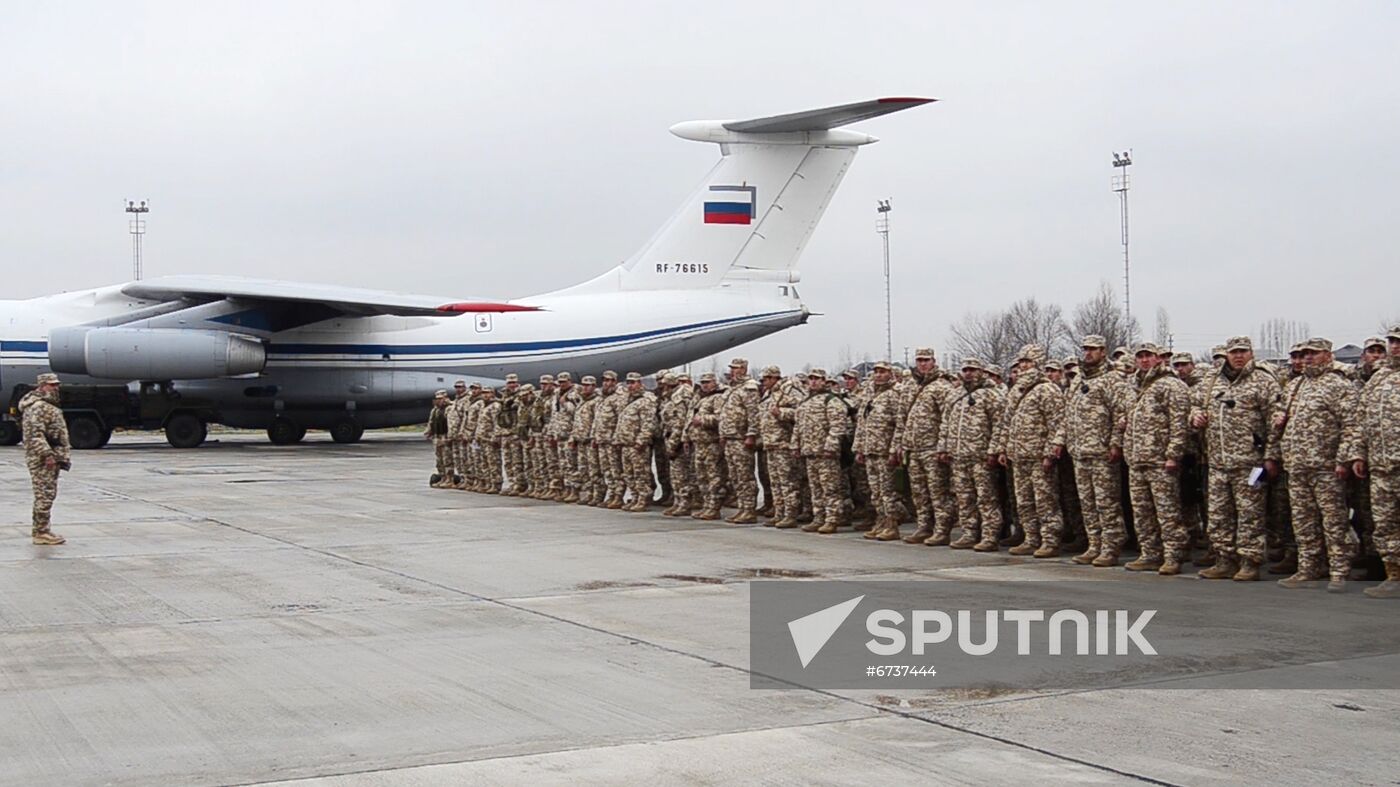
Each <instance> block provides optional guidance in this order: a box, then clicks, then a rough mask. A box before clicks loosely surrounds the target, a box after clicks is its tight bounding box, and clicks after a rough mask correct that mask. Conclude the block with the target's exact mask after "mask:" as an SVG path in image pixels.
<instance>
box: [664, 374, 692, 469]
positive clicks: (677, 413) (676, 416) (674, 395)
mask: <svg viewBox="0 0 1400 787" xmlns="http://www.w3.org/2000/svg"><path fill="white" fill-rule="evenodd" d="M694 409H695V390H694V389H693V388H685V387H680V388H677V389H676V390H674V391H672V392H671V395H670V396H669V397H667V398H666V401H665V403H663V404H662V405H661V436H662V438H663V439H664V440H665V441H666V450H667V451H668V452H670V453H672V454H676V453H679V452H680V450H681V447H682V446H683V445H684V444H685V428H686V425H687V424H689V423H690V415H691V412H692V411H693V410H694Z"/></svg>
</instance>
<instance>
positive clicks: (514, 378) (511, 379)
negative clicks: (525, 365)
mask: <svg viewBox="0 0 1400 787" xmlns="http://www.w3.org/2000/svg"><path fill="white" fill-rule="evenodd" d="M506 382H508V383H518V382H520V375H518V374H516V373H514V372H511V373H510V374H508V375H506Z"/></svg>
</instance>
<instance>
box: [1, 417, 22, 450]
mask: <svg viewBox="0 0 1400 787" xmlns="http://www.w3.org/2000/svg"><path fill="white" fill-rule="evenodd" d="M20 437H22V435H21V434H20V431H19V424H18V423H17V422H15V421H0V445H19V441H20Z"/></svg>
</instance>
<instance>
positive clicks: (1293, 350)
mask: <svg viewBox="0 0 1400 787" xmlns="http://www.w3.org/2000/svg"><path fill="white" fill-rule="evenodd" d="M1306 344H1307V342H1298V343H1297V344H1295V345H1293V346H1292V347H1289V348H1288V354H1289V355H1302V354H1303V350H1305V349H1307V348H1306V347H1305V346H1304V345H1306Z"/></svg>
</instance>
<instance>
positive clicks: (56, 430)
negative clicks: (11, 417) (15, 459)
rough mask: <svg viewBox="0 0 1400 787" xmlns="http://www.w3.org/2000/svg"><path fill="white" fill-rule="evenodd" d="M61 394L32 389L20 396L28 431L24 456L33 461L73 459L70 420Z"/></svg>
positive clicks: (21, 422)
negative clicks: (64, 409)
mask: <svg viewBox="0 0 1400 787" xmlns="http://www.w3.org/2000/svg"><path fill="white" fill-rule="evenodd" d="M58 401H59V400H58V394H49V395H45V394H41V393H39V392H38V391H37V390H36V391H30V392H29V393H27V394H25V395H24V398H22V399H20V400H19V412H20V419H21V420H20V428H21V429H22V430H23V431H24V458H25V460H26V462H28V463H29V464H31V465H32V464H35V463H43V462H44V460H46V459H48V458H49V457H53V458H54V460H55V461H58V462H67V461H70V460H71V459H72V455H71V451H72V446H71V445H70V444H69V442H68V422H67V421H64V420H63V411H62V410H60V409H59V408H58Z"/></svg>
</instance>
